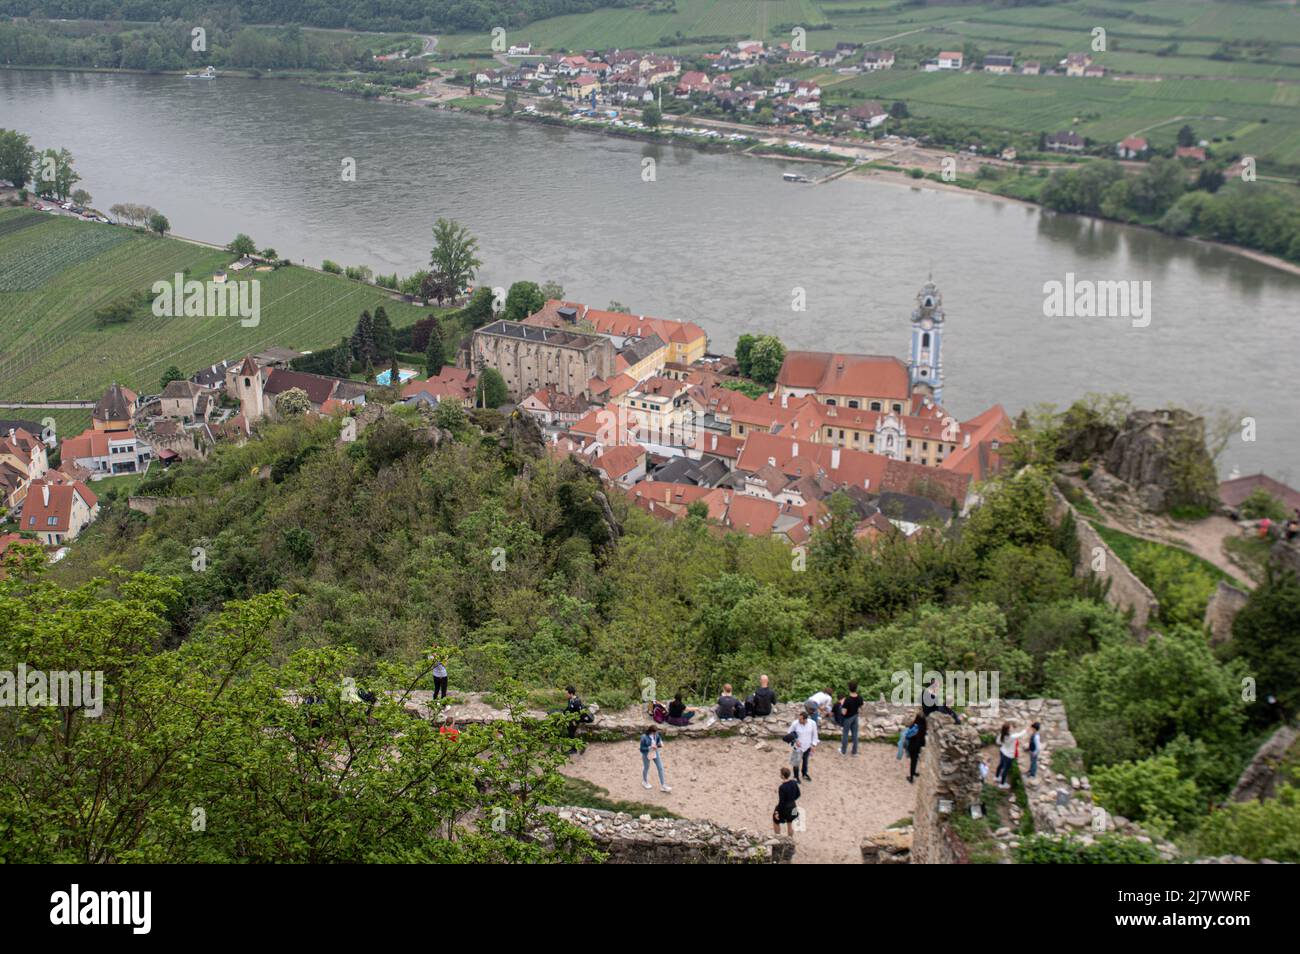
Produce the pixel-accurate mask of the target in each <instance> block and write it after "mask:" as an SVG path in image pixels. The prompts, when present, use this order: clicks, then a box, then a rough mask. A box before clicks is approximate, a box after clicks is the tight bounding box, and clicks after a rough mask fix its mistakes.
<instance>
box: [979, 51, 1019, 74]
mask: <svg viewBox="0 0 1300 954" xmlns="http://www.w3.org/2000/svg"><path fill="white" fill-rule="evenodd" d="M1015 66H1016V58H1015V57H1014V56H1004V55H1001V54H990V55H988V56H986V57H984V63H983V64H982V67H983V70H984V72H985V73H1010V72H1012V71H1013V70H1014V69H1015Z"/></svg>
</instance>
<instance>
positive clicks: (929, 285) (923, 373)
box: [907, 280, 943, 404]
mask: <svg viewBox="0 0 1300 954" xmlns="http://www.w3.org/2000/svg"><path fill="white" fill-rule="evenodd" d="M942 348H943V295H942V294H940V292H939V286H937V285H936V284H935V283H934V282H933V281H932V280H931V281H927V282H926V283H925V284H924V285H922V286H921V290H920V291H919V292H917V293H916V307H915V308H913V309H912V350H911V352H910V354H911V358H910V360H909V361H908V365H907V366H908V371H909V377H910V379H911V380H910V383H911V387H912V390H913V392H915V391H916V390H917V388H918V387H921V388H922V389H926V390H929V392H930V397H931V398H932V399H933V401H934V403H935V404H942V403H943V350H942Z"/></svg>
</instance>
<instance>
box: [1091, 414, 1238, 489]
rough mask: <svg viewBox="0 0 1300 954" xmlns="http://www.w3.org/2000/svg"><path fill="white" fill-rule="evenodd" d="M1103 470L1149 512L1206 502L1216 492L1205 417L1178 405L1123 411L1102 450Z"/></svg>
mask: <svg viewBox="0 0 1300 954" xmlns="http://www.w3.org/2000/svg"><path fill="white" fill-rule="evenodd" d="M1106 470H1108V471H1109V472H1110V473H1111V474H1112V475H1114V476H1115V477H1118V478H1119V479H1120V480H1122V481H1124V482H1125V483H1126V484H1128V485H1129V486H1130V487H1131V488H1133V491H1134V493H1135V494H1136V495H1137V499H1138V501H1139V502H1140V503H1141V505H1142V506H1143V507H1144V508H1145V509H1147V510H1149V511H1151V512H1153V513H1162V512H1164V511H1166V510H1168V509H1170V508H1171V507H1176V506H1205V507H1210V506H1213V505H1214V502H1215V500H1216V497H1217V494H1216V486H1217V481H1216V477H1215V471H1214V461H1213V460H1212V459H1211V458H1210V455H1209V452H1208V451H1207V450H1206V447H1205V421H1204V420H1203V419H1202V418H1200V417H1198V416H1196V415H1195V414H1192V413H1191V412H1189V411H1184V410H1181V409H1179V408H1172V409H1164V410H1158V411H1133V412H1132V413H1131V414H1129V416H1128V419H1127V420H1125V422H1124V426H1123V427H1122V428H1121V429H1120V432H1119V434H1117V435H1116V436H1115V440H1114V442H1113V443H1112V444H1111V446H1110V450H1109V451H1107V452H1106Z"/></svg>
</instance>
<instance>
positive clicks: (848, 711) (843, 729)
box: [840, 682, 862, 755]
mask: <svg viewBox="0 0 1300 954" xmlns="http://www.w3.org/2000/svg"><path fill="white" fill-rule="evenodd" d="M861 708H862V697H861V696H860V695H858V684H857V683H856V682H850V683H849V694H848V695H847V696H845V697H844V700H843V701H842V702H841V703H840V719H841V721H840V755H847V754H848V747H849V734H850V733H852V735H853V754H854V755H857V754H858V710H860V709H861Z"/></svg>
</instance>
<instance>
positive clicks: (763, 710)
mask: <svg viewBox="0 0 1300 954" xmlns="http://www.w3.org/2000/svg"><path fill="white" fill-rule="evenodd" d="M758 683H759V686H758V688H757V689H756V690H755V691H754V694H753V695H752V696H750V698H751V699H752V700H753V710H754V715H756V716H760V717H762V716H770V715H771V714H772V706H774V705H776V693H775V692H773V691H772V690H771V689H769V688H768V686H767V676H759V677H758Z"/></svg>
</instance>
